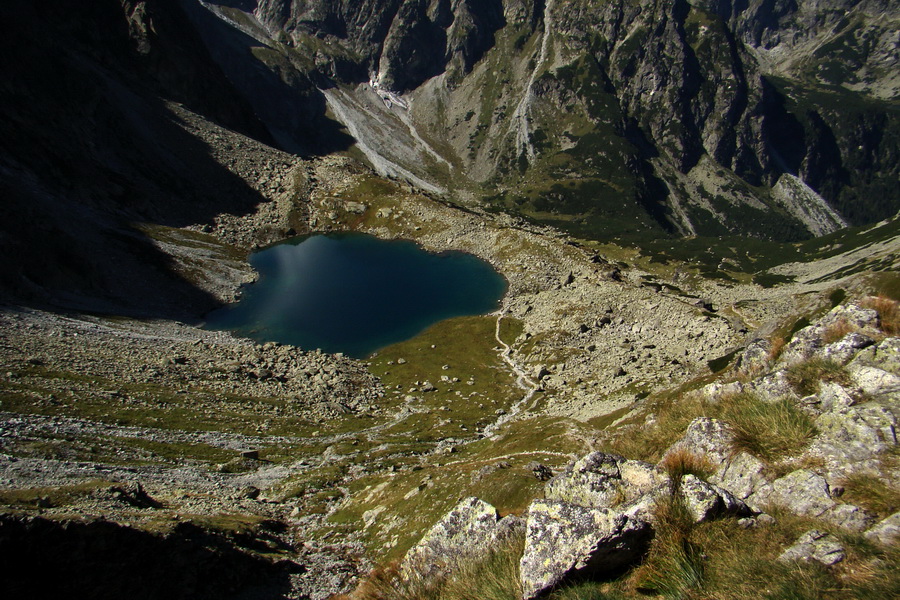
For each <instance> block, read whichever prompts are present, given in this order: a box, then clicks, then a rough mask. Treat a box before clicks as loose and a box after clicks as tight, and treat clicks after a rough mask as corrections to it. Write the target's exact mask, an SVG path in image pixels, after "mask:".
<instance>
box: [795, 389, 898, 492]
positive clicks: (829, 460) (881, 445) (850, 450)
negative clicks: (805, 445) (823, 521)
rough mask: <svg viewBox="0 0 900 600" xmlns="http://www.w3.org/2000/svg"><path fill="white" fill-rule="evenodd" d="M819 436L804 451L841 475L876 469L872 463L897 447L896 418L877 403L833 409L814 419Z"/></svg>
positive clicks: (875, 465)
mask: <svg viewBox="0 0 900 600" xmlns="http://www.w3.org/2000/svg"><path fill="white" fill-rule="evenodd" d="M816 429H818V430H819V435H818V436H816V438H815V440H814V441H813V443H812V444H811V445H810V447H809V449H808V450H807V453H808V454H811V455H813V456H819V457H821V458H823V459H824V460H825V464H826V465H827V466H828V469H829V471H831V472H833V473H834V472H838V473H842V474H849V473H850V472H853V471H857V470H860V469H871V468H877V464H875V463H874V462H872V461H874V460H875V459H876V457H877V456H878V455H879V454H882V453H884V452H886V451H888V450H890V449H892V448H894V447H896V446H897V419H896V417H895V416H894V414H893V413H892V412H891V411H890V410H888V409H887V408H885V407H884V406H882V405H881V404H879V403H877V402H867V403H866V404H860V405H857V406H851V407H848V408H843V409H838V410H834V411H832V412H826V413H824V414H822V415H820V416H819V417H818V418H817V419H816Z"/></svg>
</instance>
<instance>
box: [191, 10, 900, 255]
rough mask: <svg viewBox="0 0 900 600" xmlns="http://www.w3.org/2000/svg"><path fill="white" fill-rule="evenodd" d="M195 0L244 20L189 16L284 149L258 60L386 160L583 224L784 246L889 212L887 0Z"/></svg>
mask: <svg viewBox="0 0 900 600" xmlns="http://www.w3.org/2000/svg"><path fill="white" fill-rule="evenodd" d="M206 7H207V8H208V9H209V11H207V12H211V13H213V14H215V15H216V16H218V17H219V19H220V20H222V21H224V22H226V23H228V24H230V26H231V27H232V28H233V29H238V30H240V31H242V32H243V33H244V35H245V36H246V37H244V38H243V39H244V41H245V42H246V45H247V47H246V48H241V49H238V48H236V47H235V45H234V40H233V39H232V40H231V41H230V42H229V43H228V44H226V43H225V41H224V40H223V38H222V37H221V36H220V37H216V35H215V34H214V32H213V31H212V30H213V29H214V28H213V27H212V25H211V24H209V23H208V22H209V21H210V18H209V16H208V15H203V19H200V18H199V14H195V19H197V21H196V22H197V23H198V24H200V28H201V30H203V31H205V39H206V41H207V43H208V44H209V45H210V47H211V48H212V54H213V56H214V57H217V58H218V59H219V60H220V62H221V63H222V66H223V69H225V71H226V73H227V74H228V76H229V78H230V79H231V80H232V81H234V82H237V85H238V87H239V89H241V92H242V93H243V94H244V95H245V97H246V98H247V100H248V101H249V102H250V103H251V104H252V105H253V106H254V108H255V109H256V111H257V114H258V115H259V116H260V118H261V119H262V120H263V122H265V123H266V125H267V126H268V127H269V129H270V130H272V131H273V133H274V134H275V137H276V138H277V139H280V140H283V141H284V143H285V145H286V146H289V145H294V146H295V147H296V148H301V147H304V146H305V147H307V148H308V149H309V150H314V148H309V140H308V139H307V137H306V136H305V132H304V131H303V129H302V127H297V128H294V129H286V127H285V120H284V119H283V118H282V117H281V115H279V114H278V111H273V110H272V109H271V108H270V106H269V105H270V104H271V103H272V102H273V90H266V89H264V88H263V87H261V86H259V85H258V82H255V81H251V80H250V79H248V77H247V75H246V73H247V72H248V71H249V70H251V63H256V66H257V68H258V63H259V62H262V63H263V64H265V65H266V66H267V67H268V69H269V70H270V71H271V72H274V73H277V74H278V78H277V81H274V82H273V85H274V86H279V87H281V86H288V87H290V88H292V89H294V90H297V89H301V88H303V89H305V90H306V91H307V92H308V93H309V102H311V103H316V102H318V103H320V105H321V96H323V95H324V96H325V98H326V101H327V105H328V107H329V109H330V113H329V114H331V115H333V116H334V117H335V118H336V119H338V120H339V121H341V122H343V123H344V125H345V126H347V129H348V130H349V131H350V132H351V133H352V134H353V136H354V137H355V138H356V139H357V141H358V143H359V147H360V149H362V150H363V152H364V153H365V154H366V155H367V157H368V158H369V159H370V162H371V163H372V164H373V165H374V166H375V167H376V168H377V169H378V170H380V171H381V172H382V173H383V174H387V175H393V176H398V177H401V178H405V179H408V180H410V181H412V182H414V183H419V184H428V185H420V187H425V188H426V189H429V188H431V189H433V190H436V191H448V192H449V193H450V194H452V195H453V194H455V195H457V196H460V197H461V198H470V197H472V196H473V195H474V196H475V197H481V198H485V197H486V198H488V199H489V201H490V202H492V203H493V204H495V205H497V206H498V207H500V208H503V209H505V210H515V211H521V212H522V213H524V214H527V215H529V216H532V217H536V218H539V219H541V220H546V221H551V222H555V223H557V224H558V225H560V226H563V227H565V228H567V229H570V230H572V231H573V232H576V233H584V234H586V235H589V236H603V235H619V234H624V235H628V234H637V235H646V234H647V232H648V229H649V230H650V231H651V232H652V231H657V233H658V234H659V233H661V232H662V231H668V232H673V233H678V234H682V235H690V234H699V235H722V234H728V233H741V234H749V235H753V236H758V237H769V238H777V239H783V240H790V239H797V238H801V237H807V236H809V235H810V234H813V235H821V234H824V233H827V232H830V231H833V230H835V229H837V228H840V227H842V226H844V225H847V224H864V223H869V222H874V221H877V220H880V219H883V218H886V217H891V216H893V215H894V214H895V213H896V212H897V210H898V209H900V190H898V184H897V181H898V166H897V165H898V164H900V161H898V158H900V145H898V139H900V135H898V134H900V129H898V123H897V116H898V103H897V98H898V92H900V75H898V65H900V50H898V39H897V25H898V23H900V10H898V9H897V8H896V7H892V4H891V3H889V2H886V1H877V0H872V1H868V0H866V1H861V2H855V1H852V0H847V1H840V0H831V1H822V2H804V3H796V2H783V1H776V0H756V1H753V2H743V3H734V2H729V1H716V0H695V1H693V2H688V1H684V0H681V1H675V2H662V1H658V0H640V1H627V2H625V1H610V2H599V1H596V0H569V1H565V2H564V1H561V0H547V1H546V2H544V1H541V0H533V1H532V0H489V1H478V2H476V1H472V0H455V1H450V0H430V1H429V0H359V1H354V0H348V1H344V2H340V3H334V2H324V1H316V0H304V1H299V0H294V1H288V0H260V1H259V2H253V1H235V2H222V3H206ZM195 12H196V11H195ZM201 21H202V23H207V25H203V24H202V23H201ZM232 37H233V36H232ZM226 46H227V49H226ZM226 57H227V58H226ZM241 57H242V59H241ZM242 82H243V83H244V85H241V83H242ZM370 84H374V86H372V85H370ZM373 88H374V90H373ZM373 91H375V92H377V93H378V94H379V95H380V96H382V98H383V100H384V105H382V103H381V102H378V101H373V98H374V97H375V95H374V94H373ZM394 94H398V95H399V94H402V96H400V97H398V96H395V95H394ZM275 96H276V97H277V94H276V95H275Z"/></svg>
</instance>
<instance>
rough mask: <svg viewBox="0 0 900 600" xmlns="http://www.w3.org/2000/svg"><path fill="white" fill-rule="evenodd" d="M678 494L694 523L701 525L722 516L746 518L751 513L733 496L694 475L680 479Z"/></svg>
mask: <svg viewBox="0 0 900 600" xmlns="http://www.w3.org/2000/svg"><path fill="white" fill-rule="evenodd" d="M679 492H680V494H681V497H682V498H683V499H684V503H685V506H687V509H688V510H689V511H690V513H691V514H692V515H693V516H694V521H695V522H697V523H703V522H705V521H709V520H712V519H714V518H716V517H719V516H722V515H732V516H738V517H747V516H750V515H751V514H752V511H751V510H750V509H749V508H748V507H747V505H746V504H744V503H743V502H741V501H740V500H738V499H737V498H735V497H734V495H733V494H732V493H731V492H729V491H727V490H724V489H722V488H720V487H718V486H716V485H713V484H711V483H707V482H705V481H703V480H702V479H699V478H697V477H696V476H694V475H690V474H688V475H685V476H684V477H682V479H681V485H680V486H679Z"/></svg>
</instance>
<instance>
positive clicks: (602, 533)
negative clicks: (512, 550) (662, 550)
mask: <svg viewBox="0 0 900 600" xmlns="http://www.w3.org/2000/svg"><path fill="white" fill-rule="evenodd" d="M651 535H652V534H651V529H650V525H649V524H648V523H646V522H644V521H641V520H638V519H632V518H630V517H627V516H626V515H623V514H621V513H619V512H617V511H615V510H612V509H594V508H587V507H583V506H575V505H572V504H567V503H565V502H559V501H556V500H535V501H534V502H532V503H531V506H530V507H529V509H528V521H527V529H526V535H525V551H524V554H523V555H522V561H521V563H520V568H521V580H522V590H523V593H522V597H523V598H524V599H525V600H531V599H533V598H537V597H538V596H540V595H541V594H543V593H544V592H546V591H548V590H550V589H551V588H553V587H554V586H556V585H557V584H559V583H560V582H562V581H563V580H565V579H567V578H570V577H580V576H585V575H599V574H602V573H610V572H614V571H616V570H617V569H619V568H621V567H623V566H625V565H627V564H630V563H631V562H633V561H635V560H636V559H637V558H639V557H640V556H641V554H642V553H643V552H644V550H645V549H646V546H647V543H648V542H649V540H650V537H651Z"/></svg>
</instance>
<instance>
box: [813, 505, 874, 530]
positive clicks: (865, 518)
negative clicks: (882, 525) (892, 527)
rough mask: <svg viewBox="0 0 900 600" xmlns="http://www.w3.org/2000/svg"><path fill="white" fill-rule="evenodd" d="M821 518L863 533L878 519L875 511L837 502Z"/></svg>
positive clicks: (843, 527)
mask: <svg viewBox="0 0 900 600" xmlns="http://www.w3.org/2000/svg"><path fill="white" fill-rule="evenodd" d="M820 518H821V519H823V520H824V521H827V522H829V523H832V524H834V525H837V526H838V527H841V528H842V529H846V530H847V531H855V532H857V533H862V532H863V531H865V530H866V529H868V528H869V527H871V526H872V525H873V524H874V523H875V521H876V520H877V518H876V517H875V514H874V513H871V512H869V511H867V510H866V509H864V508H860V507H858V506H854V505H852V504H835V505H834V506H832V507H831V508H829V509H828V510H826V511H825V512H824V513H822V515H821V517H820Z"/></svg>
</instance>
